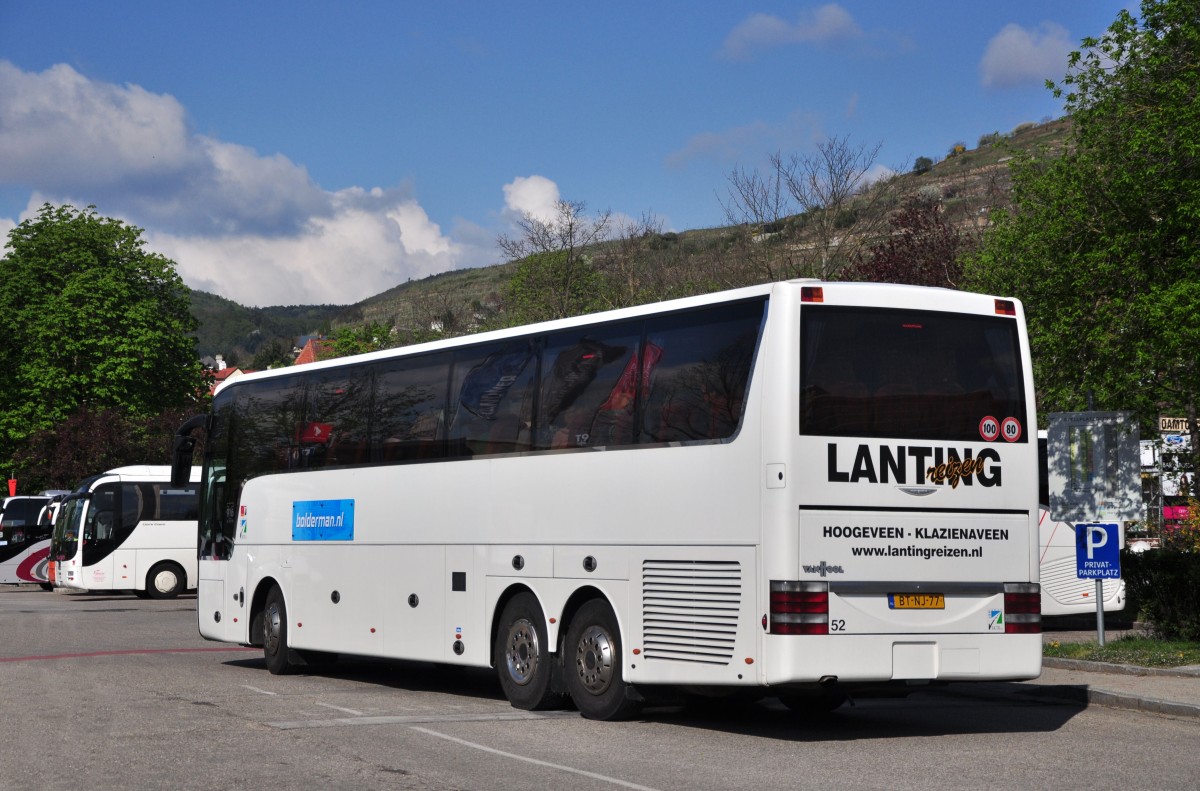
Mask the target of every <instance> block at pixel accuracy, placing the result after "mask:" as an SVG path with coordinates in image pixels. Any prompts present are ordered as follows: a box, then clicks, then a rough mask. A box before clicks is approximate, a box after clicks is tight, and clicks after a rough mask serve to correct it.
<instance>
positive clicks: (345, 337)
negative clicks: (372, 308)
mask: <svg viewBox="0 0 1200 791" xmlns="http://www.w3.org/2000/svg"><path fill="white" fill-rule="evenodd" d="M395 345H396V344H395V343H394V342H393V336H392V328H391V327H389V326H387V325H386V324H382V323H380V322H377V321H371V322H367V323H366V324H362V325H360V326H357V327H338V329H337V335H336V336H335V337H334V339H333V353H332V355H330V356H331V357H348V356H350V355H352V354H366V353H367V352H377V351H381V350H383V349H390V348H392V347H393V346H395Z"/></svg>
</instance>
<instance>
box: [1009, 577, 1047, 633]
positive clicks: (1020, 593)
mask: <svg viewBox="0 0 1200 791" xmlns="http://www.w3.org/2000/svg"><path fill="white" fill-rule="evenodd" d="M1004 632H1005V634H1041V633H1042V589H1041V586H1040V585H1038V584H1036V583H1033V582H1006V583H1004Z"/></svg>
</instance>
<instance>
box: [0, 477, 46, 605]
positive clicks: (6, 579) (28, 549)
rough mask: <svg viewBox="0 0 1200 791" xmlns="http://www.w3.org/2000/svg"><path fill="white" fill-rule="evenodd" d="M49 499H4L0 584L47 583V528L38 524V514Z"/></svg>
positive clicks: (0, 522) (0, 516)
mask: <svg viewBox="0 0 1200 791" xmlns="http://www.w3.org/2000/svg"><path fill="white" fill-rule="evenodd" d="M50 499H51V498H50V497H48V496H32V495H17V496H14V497H6V498H4V502H3V504H2V505H0V583H3V584H19V583H28V582H36V583H38V584H40V585H42V586H43V587H46V586H48V585H49V582H48V578H47V575H46V558H47V556H48V555H49V554H50V530H49V529H48V528H47V527H44V526H39V524H38V518H37V517H38V512H39V511H40V510H41V509H42V508H43V507H44V506H45V505H46V504H47V503H49V502H50Z"/></svg>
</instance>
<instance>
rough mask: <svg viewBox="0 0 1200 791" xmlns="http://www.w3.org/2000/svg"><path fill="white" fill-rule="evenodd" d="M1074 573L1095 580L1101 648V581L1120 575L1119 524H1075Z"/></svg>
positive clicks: (1102, 616)
mask: <svg viewBox="0 0 1200 791" xmlns="http://www.w3.org/2000/svg"><path fill="white" fill-rule="evenodd" d="M1075 576H1076V577H1078V578H1079V579H1094V580H1096V631H1097V632H1098V634H1097V640H1098V642H1099V643H1100V647H1101V648H1103V647H1104V580H1106V579H1120V578H1121V526H1120V525H1118V524H1112V523H1104V524H1099V523H1086V524H1078V525H1075Z"/></svg>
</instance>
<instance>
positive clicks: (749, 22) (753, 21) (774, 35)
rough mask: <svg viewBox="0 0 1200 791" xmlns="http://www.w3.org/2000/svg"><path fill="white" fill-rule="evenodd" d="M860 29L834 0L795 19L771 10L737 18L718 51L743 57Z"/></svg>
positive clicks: (851, 35)
mask: <svg viewBox="0 0 1200 791" xmlns="http://www.w3.org/2000/svg"><path fill="white" fill-rule="evenodd" d="M860 35H862V30H861V29H860V28H859V26H858V23H856V22H855V21H854V17H852V16H851V15H850V12H849V11H847V10H846V9H844V8H842V7H841V6H840V5H837V4H836V3H830V4H828V5H823V6H821V7H820V8H817V9H816V10H813V11H805V12H803V13H802V14H801V15H800V18H799V19H797V20H796V22H795V23H791V22H788V21H787V20H784V19H780V18H779V17H777V16H773V15H771V14H753V15H751V16H750V17H749V18H747V19H746V20H745V21H743V22H740V23H739V24H738V25H737V26H736V27H734V29H733V30H731V31H729V35H728V36H726V37H725V43H724V44H723V45H722V46H721V55H723V56H724V57H726V58H729V59H731V60H747V59H749V58H750V57H751V56H752V55H753V54H754V53H755V52H756V51H758V50H761V49H767V48H770V47H781V46H787V45H789V44H827V43H831V42H838V41H847V40H850V39H854V38H858V37H859V36H860Z"/></svg>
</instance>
